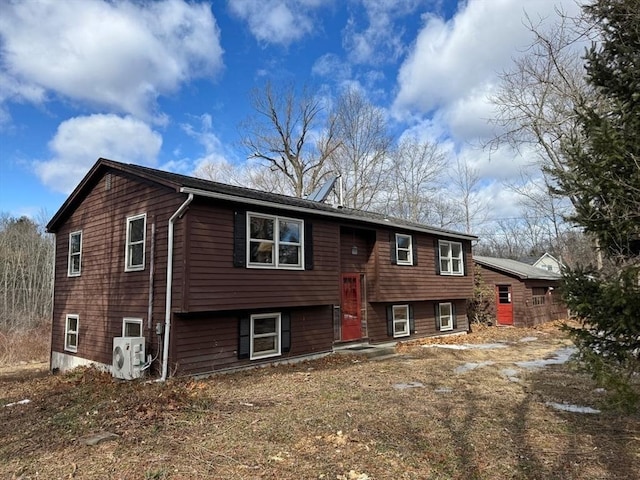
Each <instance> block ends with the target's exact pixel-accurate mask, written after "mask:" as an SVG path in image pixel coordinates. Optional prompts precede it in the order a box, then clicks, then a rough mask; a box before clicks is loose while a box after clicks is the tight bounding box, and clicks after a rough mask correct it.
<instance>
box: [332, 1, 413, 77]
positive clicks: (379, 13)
mask: <svg viewBox="0 0 640 480" xmlns="http://www.w3.org/2000/svg"><path fill="white" fill-rule="evenodd" d="M420 3H423V2H422V0H410V1H406V0H405V1H401V2H399V1H397V0H362V6H363V7H364V11H365V15H366V17H367V26H366V28H364V29H362V30H361V29H360V26H359V25H358V22H357V21H356V19H355V18H354V17H351V18H350V19H349V21H348V22H347V25H346V27H345V29H344V31H343V39H342V44H343V47H344V49H345V50H346V51H347V52H348V55H349V59H350V60H351V61H352V62H354V63H357V64H374V65H376V64H381V63H386V62H393V61H395V60H397V59H398V58H399V57H400V56H401V55H402V54H403V53H404V50H405V45H404V43H403V41H402V36H403V34H404V30H403V29H402V28H401V27H400V26H399V25H398V24H397V22H396V20H397V19H398V18H401V17H403V16H406V15H409V14H413V12H414V11H415V10H416V9H417V8H418V6H419V4H420Z"/></svg>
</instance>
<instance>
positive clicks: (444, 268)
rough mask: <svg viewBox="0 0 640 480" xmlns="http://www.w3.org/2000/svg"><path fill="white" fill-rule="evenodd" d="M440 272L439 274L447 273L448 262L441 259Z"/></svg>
mask: <svg viewBox="0 0 640 480" xmlns="http://www.w3.org/2000/svg"><path fill="white" fill-rule="evenodd" d="M440 271H441V272H448V271H449V260H447V259H446V258H445V259H442V260H440Z"/></svg>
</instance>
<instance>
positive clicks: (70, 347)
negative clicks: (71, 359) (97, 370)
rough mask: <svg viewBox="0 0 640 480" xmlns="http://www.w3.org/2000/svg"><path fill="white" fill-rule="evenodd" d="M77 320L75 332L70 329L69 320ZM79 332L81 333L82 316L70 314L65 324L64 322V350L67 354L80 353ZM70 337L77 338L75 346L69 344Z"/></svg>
mask: <svg viewBox="0 0 640 480" xmlns="http://www.w3.org/2000/svg"><path fill="white" fill-rule="evenodd" d="M71 319H73V320H75V321H76V329H75V330H71V329H70V328H69V320H71ZM79 331H80V316H79V315H77V314H68V315H67V316H66V318H65V322H64V349H65V350H66V351H67V352H74V353H75V352H77V351H78V339H79ZM69 335H74V336H75V339H76V341H75V344H71V343H69V341H68V340H69Z"/></svg>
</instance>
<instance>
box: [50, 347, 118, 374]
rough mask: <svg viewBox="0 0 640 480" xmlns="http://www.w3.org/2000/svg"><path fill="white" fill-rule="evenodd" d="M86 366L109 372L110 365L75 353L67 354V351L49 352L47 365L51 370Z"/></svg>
mask: <svg viewBox="0 0 640 480" xmlns="http://www.w3.org/2000/svg"><path fill="white" fill-rule="evenodd" d="M88 366H94V367H96V368H97V369H99V370H103V371H105V372H109V373H111V365H107V364H104V363H100V362H94V361H93V360H89V359H86V358H82V357H77V356H75V355H69V354H67V353H61V352H51V363H50V365H49V367H50V369H51V370H55V369H57V370H58V371H60V372H66V371H68V370H73V369H74V368H77V367H88Z"/></svg>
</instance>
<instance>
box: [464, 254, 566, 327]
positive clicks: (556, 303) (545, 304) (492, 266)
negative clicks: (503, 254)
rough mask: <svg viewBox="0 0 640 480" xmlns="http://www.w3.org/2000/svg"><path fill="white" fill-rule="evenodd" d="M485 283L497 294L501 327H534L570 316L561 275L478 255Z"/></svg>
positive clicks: (497, 307) (520, 263)
mask: <svg viewBox="0 0 640 480" xmlns="http://www.w3.org/2000/svg"><path fill="white" fill-rule="evenodd" d="M473 260H474V262H475V263H476V265H478V266H479V267H480V274H481V275H482V279H483V281H484V283H485V284H487V285H491V286H492V287H493V288H494V289H495V292H496V302H495V318H496V323H497V324H498V325H514V326H517V327H531V326H534V325H538V324H540V323H544V322H548V321H551V320H560V319H562V318H566V317H567V308H566V306H565V305H564V304H563V302H562V299H561V297H560V294H559V293H558V290H557V289H558V286H559V284H560V279H561V278H562V276H561V275H560V274H559V273H556V272H552V271H549V270H543V269H542V268H537V267H533V266H531V265H527V264H526V263H523V262H518V261H516V260H511V259H508V258H495V257H484V256H475V255H474V257H473Z"/></svg>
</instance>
